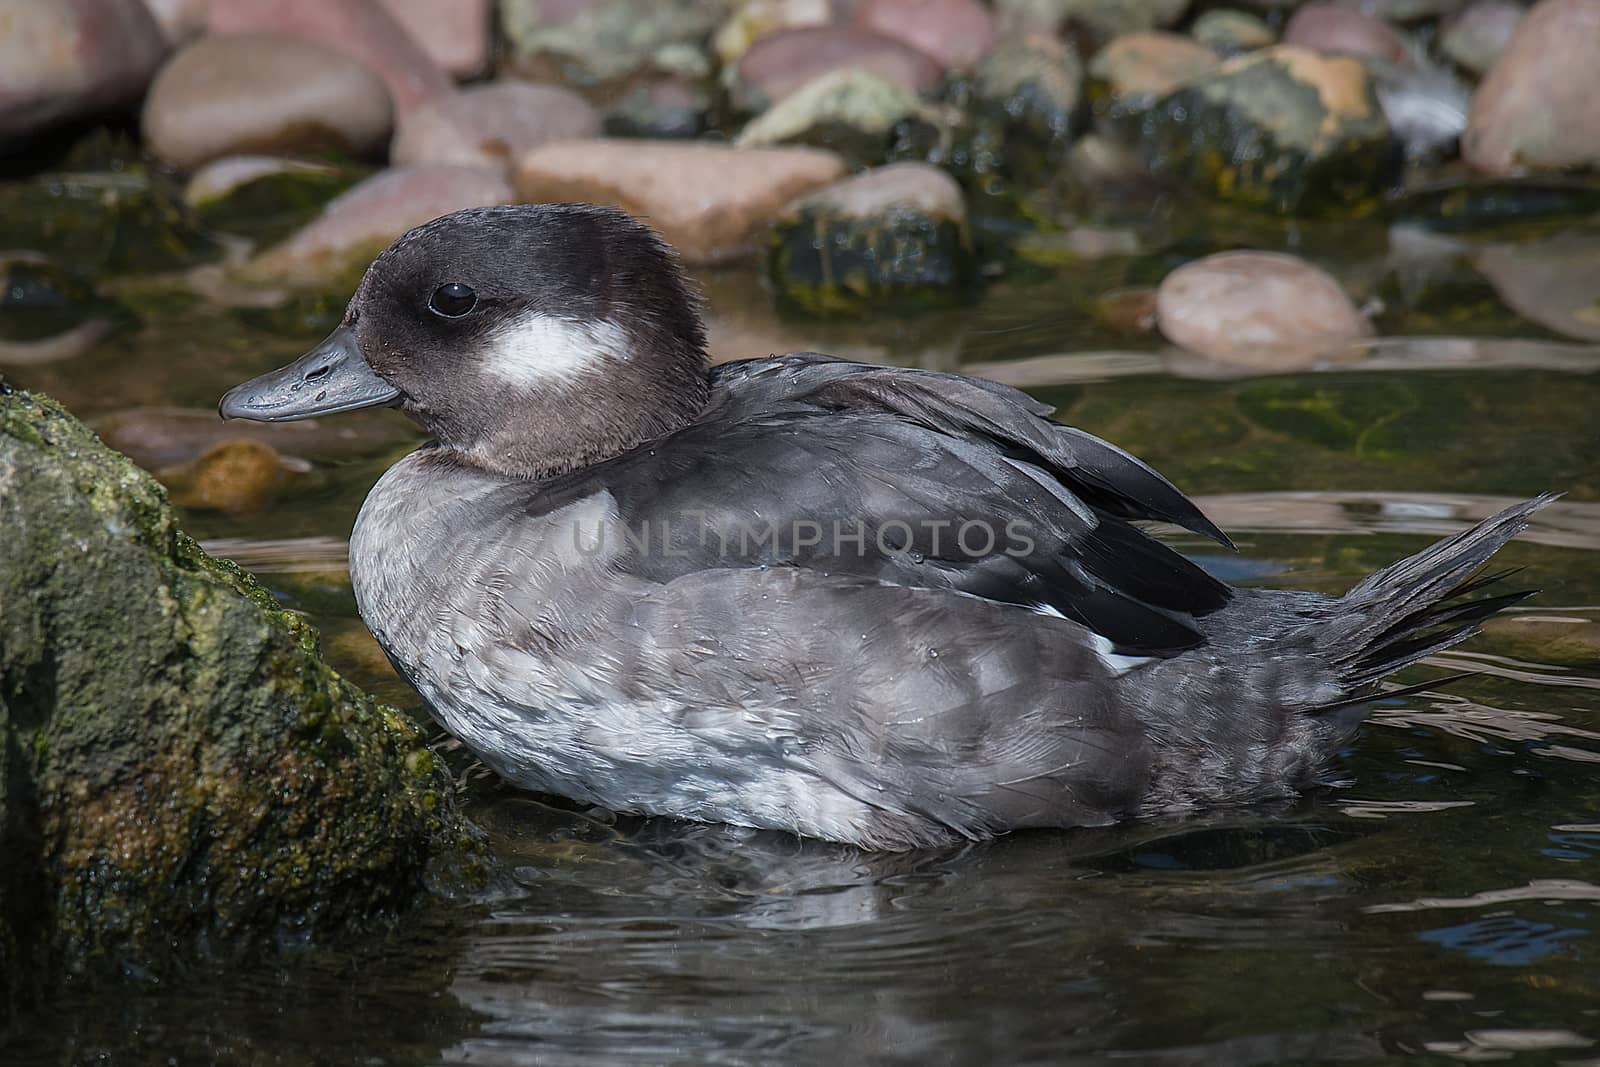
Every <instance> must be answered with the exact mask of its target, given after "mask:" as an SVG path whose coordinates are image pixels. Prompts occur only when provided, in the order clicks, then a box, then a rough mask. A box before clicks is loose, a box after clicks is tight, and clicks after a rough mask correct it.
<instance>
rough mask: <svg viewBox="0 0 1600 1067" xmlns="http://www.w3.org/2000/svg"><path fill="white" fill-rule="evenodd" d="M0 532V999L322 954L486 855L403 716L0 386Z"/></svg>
mask: <svg viewBox="0 0 1600 1067" xmlns="http://www.w3.org/2000/svg"><path fill="white" fill-rule="evenodd" d="M0 531H4V539H5V551H4V552H3V553H0V855H3V856H4V857H5V859H4V862H3V863H0V983H3V985H4V988H3V990H0V1004H4V1003H6V1002H7V1001H8V999H9V1000H15V999H16V998H17V997H18V996H19V994H25V993H26V992H28V990H29V988H31V987H40V986H44V985H47V984H50V983H53V982H55V981H57V980H59V979H61V978H63V977H68V976H71V975H74V974H79V973H85V972H89V973H92V972H94V971H96V970H97V969H99V967H101V966H102V965H104V964H106V963H122V964H129V965H132V966H135V967H155V968H158V969H159V968H161V967H163V966H165V965H168V964H170V963H171V962H173V961H174V960H176V959H194V958H197V957H198V958H221V959H231V958H237V957H239V956H240V955H243V954H247V953H251V952H254V951H257V950H259V949H261V948H263V947H268V946H272V945H280V946H282V945H288V944H296V943H300V942H303V941H306V940H309V939H316V938H318V937H320V936H322V935H327V934H330V933H332V932H334V931H338V930H341V929H346V928H349V927H351V926H352V924H360V923H363V922H366V921H368V920H372V919H374V918H377V917H381V916H385V915H388V914H391V913H394V912H395V911H397V910H398V909H401V908H403V907H405V906H406V905H407V904H408V903H410V902H411V901H413V899H414V898H416V897H417V896H418V895H419V893H421V892H422V891H423V888H424V883H425V880H426V875H427V873H428V872H429V870H430V867H431V865H436V864H438V863H440V862H444V861H445V860H446V858H447V857H451V858H455V859H459V858H461V857H463V856H467V857H471V856H473V855H474V854H475V853H474V852H473V851H472V846H471V844H470V842H471V840H472V838H471V835H470V833H469V831H468V828H467V826H466V824H465V823H464V822H463V821H462V820H461V818H460V816H459V814H458V811H457V808H456V804H455V801H454V797H453V793H452V789H451V781H450V778H449V777H448V775H447V774H446V773H445V772H444V770H443V768H442V767H441V766H440V764H439V763H438V762H437V761H436V760H435V759H434V757H433V755H432V753H431V752H430V751H429V750H428V748H427V747H426V746H425V745H424V744H423V740H422V738H421V736H420V735H419V733H418V731H417V729H416V728H415V727H414V726H413V725H412V724H411V723H410V722H409V721H407V720H406V719H405V718H403V717H402V716H401V715H400V714H399V713H397V712H395V711H394V710H392V709H390V708H388V707H385V706H383V705H380V704H376V703H374V702H373V701H372V700H371V698H369V697H368V696H366V695H365V694H364V693H362V692H361V691H360V690H358V689H356V688H355V687H353V686H351V685H350V684H349V683H347V682H345V681H344V680H343V679H342V678H340V677H339V675H338V674H336V673H335V672H334V671H333V670H332V669H331V668H329V667H328V666H327V665H326V664H324V663H323V661H322V660H321V659H320V658H319V657H318V654H317V639H316V634H315V633H314V632H313V631H312V630H311V629H310V628H309V627H308V626H306V625H305V624H304V623H302V622H301V621H300V620H299V619H298V618H297V617H296V616H295V615H293V614H292V613H290V612H287V611H284V610H282V609H281V608H279V607H278V605H277V604H276V602H275V601H274V600H273V598H272V597H271V596H270V595H268V593H267V592H266V591H265V590H264V589H263V588H262V587H261V586H260V585H258V584H257V583H256V582H255V580H254V579H252V578H251V577H249V576H248V575H246V574H244V573H243V572H241V571H240V570H238V569H237V568H236V567H234V566H233V565H231V564H229V563H226V562H224V561H220V560H215V559H212V558H210V557H209V556H207V555H206V554H205V553H204V552H202V551H201V550H200V549H199V548H198V546H196V545H195V543H194V542H193V541H191V540H190V539H189V538H188V537H187V536H185V535H184V534H183V533H182V532H181V531H179V530H178V528H177V526H176V522H175V519H174V515H173V511H172V509H171V507H170V506H169V505H168V503H167V499H166V496H165V494H164V493H163V492H162V490H161V488H160V486H158V485H157V484H156V482H155V481H154V480H153V479H151V478H150V477H149V476H148V475H146V474H144V473H142V472H140V471H139V470H138V469H137V468H135V467H134V466H133V464H132V463H130V462H129V461H128V460H127V459H126V458H124V457H123V456H121V455H119V454H117V453H115V452H112V451H111V450H110V449H108V448H106V447H105V446H104V445H102V444H101V443H100V442H99V441H98V440H97V439H96V438H95V437H94V435H93V434H92V433H90V432H89V430H88V429H87V428H85V427H84V426H83V425H82V424H81V423H79V422H78V421H77V420H76V419H74V418H72V417H71V416H70V415H68V414H67V413H66V412H65V411H63V410H62V409H61V408H60V407H59V406H58V405H57V404H56V403H55V402H53V401H51V400H48V399H45V398H44V397H41V396H36V395H30V394H28V393H26V392H17V391H14V390H12V389H10V388H8V387H5V386H4V385H0ZM462 848H466V849H467V851H466V852H462V851H458V850H459V849H462ZM432 869H435V870H437V869H438V868H437V867H436V866H434V867H432Z"/></svg>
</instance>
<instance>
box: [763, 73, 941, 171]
mask: <svg viewBox="0 0 1600 1067" xmlns="http://www.w3.org/2000/svg"><path fill="white" fill-rule="evenodd" d="M922 110H923V106H922V101H921V98H920V97H918V96H917V95H916V94H915V93H913V92H911V91H910V90H908V89H906V88H904V87H903V86H900V85H897V84H896V83H894V82H892V81H889V80H888V79H887V78H883V77H880V76H879V75H877V74H874V73H872V72H871V71H866V70H852V69H850V68H848V67H846V68H845V69H843V70H836V71H832V72H830V73H827V74H824V75H822V76H821V77H818V78H816V79H814V80H813V81H810V82H807V83H806V84H805V85H803V86H801V87H800V88H799V89H798V90H796V91H795V92H793V93H790V94H789V95H788V96H786V97H784V98H783V99H782V100H780V101H778V102H777V103H776V104H774V105H773V106H772V107H771V108H770V109H769V110H768V111H767V112H766V113H765V114H762V115H759V116H757V117H756V118H754V119H752V120H751V121H750V123H749V124H748V125H746V126H745V128H744V129H743V130H741V131H740V133H739V136H738V138H737V139H736V140H735V142H734V143H735V144H738V145H748V146H767V145H777V144H794V143H805V142H807V141H808V140H809V139H811V138H813V137H815V136H818V135H822V136H826V137H827V138H829V139H832V140H840V139H841V136H840V135H841V133H842V132H843V131H848V133H846V134H844V137H843V139H847V140H852V141H855V140H860V141H862V142H864V144H862V145H851V146H848V147H849V148H852V149H856V148H862V149H865V151H864V152H863V153H861V154H865V155H867V156H869V157H871V156H874V155H881V154H882V152H883V150H884V143H885V142H886V140H887V138H888V136H889V132H890V130H892V129H893V128H894V126H895V125H896V124H897V123H899V122H903V121H905V120H906V119H909V118H913V117H915V116H917V115H918V114H919V113H921V112H922ZM846 154H847V155H854V154H857V153H856V152H853V151H847V152H846Z"/></svg>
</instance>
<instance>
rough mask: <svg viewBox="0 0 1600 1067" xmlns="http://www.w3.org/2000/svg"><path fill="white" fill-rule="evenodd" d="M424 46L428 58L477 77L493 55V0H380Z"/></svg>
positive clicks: (446, 68)
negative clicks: (446, 1)
mask: <svg viewBox="0 0 1600 1067" xmlns="http://www.w3.org/2000/svg"><path fill="white" fill-rule="evenodd" d="M379 3H381V4H382V5H383V7H384V9H385V10H386V11H388V12H389V15H390V17H392V18H393V19H394V20H395V21H396V22H398V23H399V24H400V25H401V26H402V27H403V28H404V29H405V31H406V33H408V34H410V35H411V39H412V40H414V41H416V42H417V43H418V44H419V45H421V46H422V50H423V51H424V52H426V53H427V54H428V58H429V59H431V60H433V61H434V63H436V64H438V65H439V67H440V68H441V69H442V70H444V72H445V73H447V74H450V75H452V76H453V77H456V78H477V77H480V76H481V75H483V74H485V73H486V72H487V71H488V70H489V61H490V59H491V58H492V56H491V52H492V51H493V49H492V48H491V42H490V24H491V22H492V21H493V16H494V5H493V3H492V0H449V3H440V2H439V0H379Z"/></svg>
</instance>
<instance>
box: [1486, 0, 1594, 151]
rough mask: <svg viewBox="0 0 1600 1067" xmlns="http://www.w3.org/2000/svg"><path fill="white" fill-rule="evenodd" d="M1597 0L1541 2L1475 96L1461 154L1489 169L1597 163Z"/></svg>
mask: <svg viewBox="0 0 1600 1067" xmlns="http://www.w3.org/2000/svg"><path fill="white" fill-rule="evenodd" d="M1597 59H1600V0H1540V3H1538V4H1535V5H1534V7H1533V8H1532V10H1530V11H1529V12H1528V14H1527V15H1526V16H1525V17H1524V18H1523V20H1522V22H1521V23H1519V24H1518V26H1517V29H1516V32H1515V33H1513V34H1512V36H1511V40H1510V42H1509V43H1508V44H1507V45H1506V47H1505V50H1504V51H1503V52H1501V53H1500V56H1499V58H1498V59H1496V60H1495V61H1494V66H1492V67H1490V68H1489V73H1488V74H1487V75H1486V76H1485V77H1484V79H1483V81H1482V82H1481V83H1480V84H1479V85H1478V91H1477V92H1476V93H1475V94H1474V95H1473V98H1472V109H1471V111H1470V112H1469V114H1468V116H1467V132H1466V133H1465V134H1464V135H1463V137H1462V139H1461V154H1462V155H1463V156H1464V157H1465V158H1466V160H1467V162H1468V163H1470V164H1472V165H1473V166H1474V167H1477V168H1478V169H1479V170H1482V171H1487V172H1488V173H1490V174H1499V175H1509V174H1521V173H1526V172H1529V171H1539V170H1561V169H1566V168H1573V167H1595V166H1597V165H1600V107H1597V106H1596V101H1600V62H1597Z"/></svg>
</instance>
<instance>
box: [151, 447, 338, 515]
mask: <svg viewBox="0 0 1600 1067" xmlns="http://www.w3.org/2000/svg"><path fill="white" fill-rule="evenodd" d="M307 469H309V468H308V467H306V465H305V464H303V463H295V462H293V461H285V460H284V458H283V457H281V456H279V455H278V452H277V450H276V449H274V448H273V447H272V446H271V445H269V444H266V443H264V442H262V441H256V440H252V439H250V438H235V439H232V440H226V441H221V442H219V443H217V444H215V445H213V446H212V447H211V448H209V449H207V450H206V451H205V452H204V453H202V454H201V455H199V456H196V457H195V458H194V459H193V460H191V461H189V462H188V463H182V464H178V465H176V466H172V467H163V468H161V469H160V470H158V471H156V472H155V475H156V479H157V480H158V481H159V482H161V484H162V485H165V486H166V487H167V491H168V493H169V494H170V495H171V498H172V502H173V503H174V504H176V505H178V506H179V507H184V508H197V509H202V510H207V511H222V512H226V513H227V514H230V515H247V514H250V513H251V512H254V511H260V510H261V509H262V507H264V506H265V505H266V503H267V501H269V500H271V499H272V497H273V495H274V494H275V493H276V492H277V491H278V489H279V488H280V487H282V486H283V484H284V483H285V482H287V481H288V479H289V475H290V474H291V473H303V472H304V471H306V470H307Z"/></svg>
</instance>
